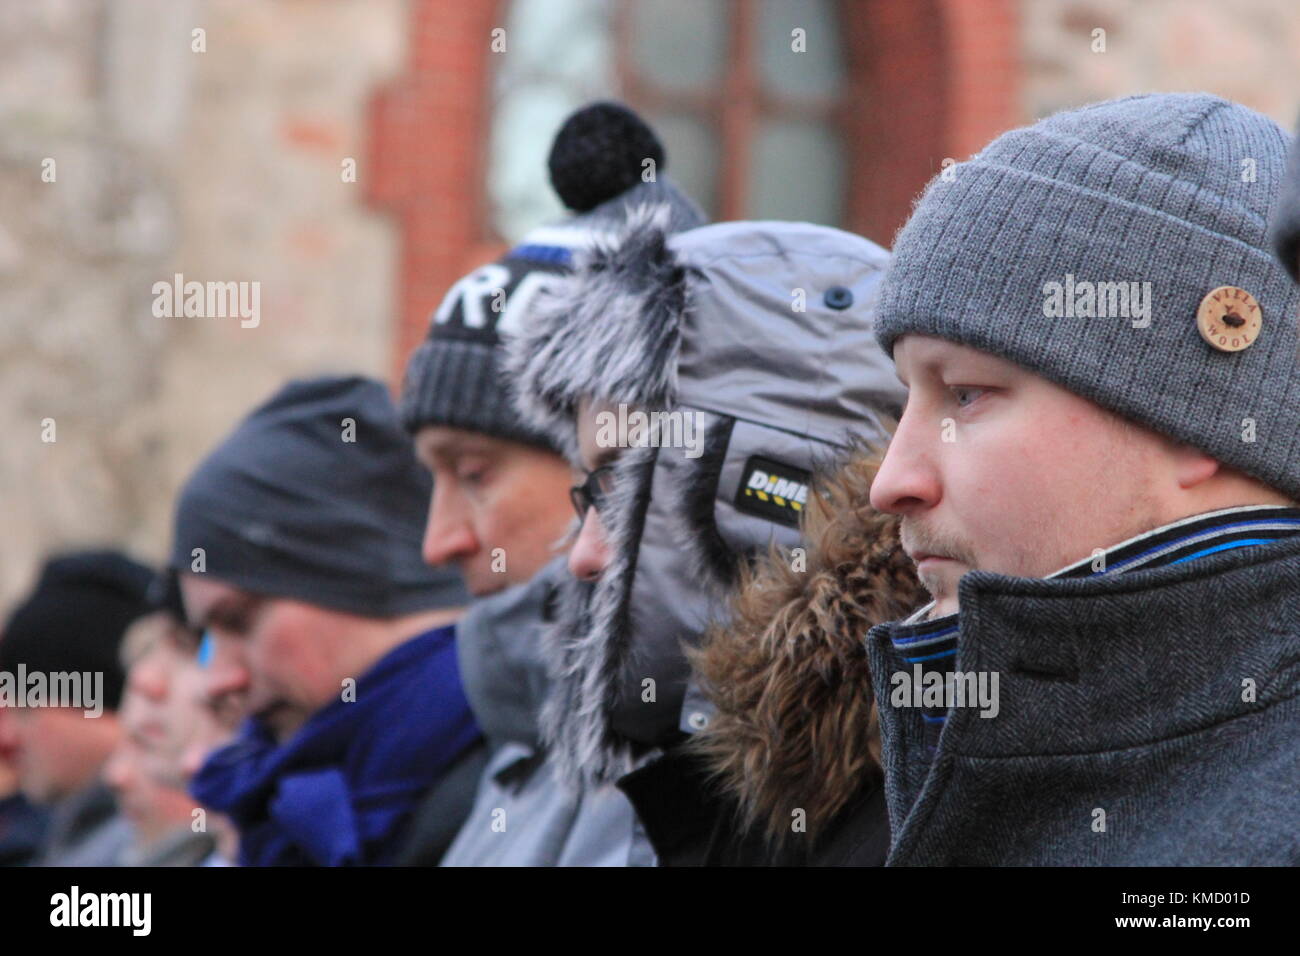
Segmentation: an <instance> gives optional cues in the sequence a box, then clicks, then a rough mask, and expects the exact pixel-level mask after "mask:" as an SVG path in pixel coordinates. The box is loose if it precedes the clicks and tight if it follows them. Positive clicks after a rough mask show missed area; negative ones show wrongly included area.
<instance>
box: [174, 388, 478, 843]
mask: <svg viewBox="0 0 1300 956" xmlns="http://www.w3.org/2000/svg"><path fill="white" fill-rule="evenodd" d="M429 492H430V483H429V478H428V476H427V475H426V474H424V472H423V471H422V470H421V469H420V468H419V466H418V464H417V463H416V461H415V457H414V453H413V450H412V448H411V443H410V440H409V438H408V437H407V436H406V434H405V432H404V431H403V430H402V428H401V424H400V422H399V421H398V417H397V412H396V409H395V408H394V407H393V404H392V401H391V400H390V398H389V396H388V392H387V389H386V388H385V387H384V385H383V384H382V383H380V382H377V381H373V380H370V379H365V378H360V377H324V378H317V379H310V380H304V381H295V382H291V383H289V384H288V385H286V386H285V387H284V388H282V389H281V390H280V391H279V392H277V393H276V394H275V395H274V396H273V397H272V398H271V399H270V400H268V401H267V402H265V403H264V404H263V405H261V406H260V407H258V408H257V409H256V410H255V411H253V412H252V413H251V414H250V415H249V416H248V417H247V418H246V419H245V420H244V421H243V422H241V423H240V425H239V426H238V427H237V428H236V429H235V430H234V432H233V433H232V434H231V435H230V436H229V437H228V438H227V439H226V440H225V441H224V442H223V443H222V444H221V445H220V446H218V447H217V448H216V449H215V450H214V451H213V452H212V453H211V454H210V455H209V456H208V457H207V458H206V459H205V460H204V461H203V463H202V464H201V465H200V466H199V468H198V469H197V470H196V471H195V473H194V474H193V475H192V476H191V477H190V479H189V481H188V482H187V483H186V485H185V487H184V489H183V490H182V492H181V496H180V500H179V502H178V504H177V508H176V522H175V544H174V549H173V553H172V564H173V567H174V568H176V569H177V570H179V572H180V588H181V592H182V594H183V597H184V604H185V610H186V614H187V616H188V618H189V622H190V624H191V625H192V626H193V627H195V628H196V629H200V630H203V631H204V632H205V637H204V640H205V642H207V643H208V645H209V648H208V652H209V653H210V657H211V660H210V663H209V665H208V670H209V682H208V693H209V695H210V696H211V697H213V698H220V697H226V698H236V699H240V700H242V701H243V704H244V709H245V711H246V712H247V713H248V714H249V715H250V719H249V720H247V721H246V722H245V725H244V727H243V729H242V732H241V733H240V734H239V736H238V737H237V738H236V739H235V741H234V742H233V743H232V744H230V745H229V746H226V747H224V748H222V749H220V750H217V751H215V752H214V753H213V754H212V755H210V756H209V758H208V759H207V762H206V763H205V764H204V766H203V768H202V769H201V770H199V772H198V774H197V775H196V776H195V778H194V780H193V781H192V784H191V790H192V792H193V794H194V795H195V797H196V798H197V799H198V800H199V801H200V802H201V803H203V804H204V805H205V806H208V807H210V808H212V809H214V810H217V811H220V812H222V813H225V814H227V815H228V816H229V817H230V818H231V819H232V820H233V821H234V822H235V824H236V826H237V827H238V829H239V836H240V862H241V863H242V864H245V865H318V866H337V865H357V864H363V865H364V864H383V863H388V862H391V861H392V859H393V858H394V856H395V855H396V853H397V851H398V849H399V847H400V845H401V844H402V842H403V840H404V833H405V830H406V828H407V826H408V823H409V820H410V817H411V814H412V811H413V810H414V808H415V806H416V805H417V804H418V803H419V801H420V800H421V798H423V797H424V795H425V794H426V793H427V792H428V791H429V790H430V789H431V788H434V787H435V786H437V785H438V784H440V782H441V781H442V779H443V778H444V777H445V776H446V775H447V773H448V772H449V770H450V769H451V768H453V767H455V766H457V765H458V764H459V763H460V762H462V761H463V760H465V759H466V757H467V755H468V754H472V753H474V752H476V751H478V752H480V753H481V751H482V743H481V736H480V733H479V729H478V727H477V725H476V724H475V721H474V718H473V715H472V714H471V713H470V709H469V704H468V702H467V701H466V700H465V696H464V692H463V690H462V688H461V683H460V676H459V671H458V668H457V664H456V649H455V627H454V623H453V622H454V621H455V619H456V618H457V617H459V616H460V614H461V608H462V606H463V605H464V604H465V603H466V601H467V595H466V594H465V591H464V587H463V585H462V583H461V581H460V578H459V577H458V576H457V575H456V574H454V573H452V572H449V571H434V570H431V569H430V568H428V567H426V566H425V565H424V563H423V562H422V561H421V560H420V546H419V535H418V533H417V531H416V529H418V527H419V520H420V517H421V515H422V514H423V510H424V505H425V502H426V501H427V500H428V496H429ZM471 797H472V791H471V790H470V788H468V787H466V788H462V789H461V791H460V792H458V793H450V794H445V803H444V808H443V809H444V812H445V813H446V814H447V815H448V816H451V817H454V818H462V819H463V817H464V815H465V813H467V812H468V810H469V805H470V800H471Z"/></svg>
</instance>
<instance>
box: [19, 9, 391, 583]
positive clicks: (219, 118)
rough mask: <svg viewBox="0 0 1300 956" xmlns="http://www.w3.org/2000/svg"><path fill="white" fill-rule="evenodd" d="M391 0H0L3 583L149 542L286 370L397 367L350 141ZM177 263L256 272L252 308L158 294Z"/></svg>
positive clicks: (358, 129)
mask: <svg viewBox="0 0 1300 956" xmlns="http://www.w3.org/2000/svg"><path fill="white" fill-rule="evenodd" d="M406 14H407V8H406V3H405V2H404V0H312V2H307V0H296V2H294V0H256V2H253V0H207V2H204V0H125V2H120V0H41V2H40V3H33V4H27V3H6V4H0V60H2V61H3V62H4V63H5V68H4V70H3V71H0V434H2V435H3V436H4V438H3V441H0V489H2V492H3V493H2V494H0V528H3V534H4V545H3V547H0V607H4V606H7V605H8V604H9V603H10V602H11V601H12V600H13V599H14V598H15V597H17V596H18V595H19V594H20V593H21V591H22V590H24V589H25V588H26V587H27V586H28V583H29V582H30V580H31V578H32V576H33V575H34V573H35V571H36V569H37V568H38V566H39V563H40V560H41V558H42V557H43V556H44V555H45V554H46V553H48V552H50V551H52V550H56V549H60V548H71V547H79V546H82V545H87V544H95V543H99V544H114V545H121V546H125V547H126V548H128V549H129V550H130V551H132V552H133V553H135V554H137V555H139V556H140V557H142V558H145V559H150V560H156V559H159V558H161V557H162V556H163V554H164V553H165V549H166V547H167V535H168V530H167V529H168V522H169V520H170V507H171V502H172V501H173V499H174V496H175V492H176V490H177V488H178V486H179V484H180V483H181V482H182V481H183V480H184V478H185V476H186V474H187V473H188V471H189V470H190V469H191V468H192V467H193V465H194V463H195V461H196V460H197V459H198V458H199V457H200V456H201V455H202V454H203V452H204V451H205V450H206V449H207V448H208V447H210V446H211V445H212V444H213V443H214V442H216V441H217V440H218V439H219V438H220V437H221V435H222V434H223V433H224V432H225V431H226V430H227V429H228V428H229V427H230V426H231V425H232V424H233V423H234V421H235V420H237V419H238V418H239V417H240V416H241V415H242V414H244V413H245V412H246V411H247V410H248V409H249V408H250V407H251V406H252V405H253V404H254V403H256V402H257V401H258V400H260V399H261V398H263V397H265V396H266V395H267V394H268V393H269V392H271V391H272V390H274V388H275V387H276V386H277V385H278V384H280V383H281V382H282V381H283V380H285V379H286V378H288V377H290V376H294V375H304V374H311V373H314V372H317V371H329V370H339V371H344V370H347V371H361V372H365V373H368V374H373V375H379V376H385V377H386V376H387V375H388V373H389V370H390V363H389V354H390V351H391V349H392V335H391V329H392V326H393V323H392V312H393V302H392V276H393V274H394V272H395V271H396V268H397V266H396V261H397V257H398V248H397V242H396V239H395V232H394V229H393V227H392V225H391V223H390V222H389V220H388V218H387V217H386V216H384V215H382V214H380V213H378V212H376V211H375V210H373V208H371V207H370V206H369V205H368V204H367V203H366V202H365V198H364V194H363V190H364V188H365V176H366V172H367V170H366V168H365V163H364V161H363V159H362V157H364V155H365V146H366V123H367V107H368V103H369V99H370V97H371V95H372V93H373V91H374V89H375V88H376V87H377V86H379V85H380V84H382V83H384V82H386V81H388V80H389V79H390V78H391V77H392V76H393V75H394V74H396V73H397V72H398V70H399V69H400V67H401V63H402V58H403V56H404V53H405V46H404V31H405V26H406ZM195 29H201V30H203V31H204V33H203V35H202V44H198V43H197V42H196V37H195V35H194V33H193V31H194V30H195ZM199 45H201V46H203V47H204V49H203V50H202V52H200V51H197V50H196V49H195V47H196V46H199ZM349 157H350V158H353V159H355V160H357V162H358V168H357V177H356V182H344V181H343V179H344V177H343V175H342V170H343V165H342V164H343V162H344V160H345V159H347V158H349ZM47 160H52V161H53V164H52V165H51V164H49V163H47V162H46V161H47ZM43 176H44V178H43ZM51 179H52V181H47V180H51ZM176 273H181V274H182V275H183V276H184V277H185V278H186V279H187V280H197V281H203V282H207V281H222V282H258V283H260V293H261V321H260V324H259V325H258V326H257V327H256V328H243V327H241V322H240V320H239V319H238V318H159V317H156V316H155V315H154V310H153V307H152V306H153V301H154V297H153V293H152V287H153V284H154V283H155V282H157V281H162V280H171V278H172V277H173V276H174V275H175V274H176ZM48 419H52V420H53V432H52V433H51V430H50V427H49V422H48V421H47V420H48ZM50 437H53V438H54V440H53V441H48V440H43V439H48V438H50Z"/></svg>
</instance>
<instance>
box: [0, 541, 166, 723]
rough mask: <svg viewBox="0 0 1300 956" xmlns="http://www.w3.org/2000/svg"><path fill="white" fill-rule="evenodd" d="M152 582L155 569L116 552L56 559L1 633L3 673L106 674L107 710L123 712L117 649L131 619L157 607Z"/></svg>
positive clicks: (123, 681) (0, 661)
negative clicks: (152, 599)
mask: <svg viewBox="0 0 1300 956" xmlns="http://www.w3.org/2000/svg"><path fill="white" fill-rule="evenodd" d="M152 580H153V572H152V571H150V570H149V568H147V567H145V566H144V565H143V564H138V563H136V562H135V561H132V560H131V559H130V558H128V557H126V555H124V554H120V553H119V552H117V551H81V552H76V553H72V554H67V555H62V556H60V557H56V558H52V559H50V561H49V562H47V563H46V565H45V567H44V569H43V570H42V571H41V576H40V580H39V581H37V583H36V588H35V589H34V590H33V592H32V593H31V595H30V596H29V597H28V598H27V599H26V600H25V601H23V603H22V604H20V605H19V606H18V607H17V608H16V609H15V610H14V612H13V614H12V615H11V616H10V618H9V621H8V623H6V624H5V628H4V632H3V635H0V670H3V671H9V672H11V673H12V672H13V671H14V670H15V669H16V668H17V667H18V665H19V664H23V665H25V666H26V668H27V670H28V672H36V671H41V672H44V673H46V674H50V673H55V672H84V671H90V672H92V673H94V672H102V673H103V675H104V707H105V708H106V709H107V710H117V706H118V704H119V702H120V701H121V699H122V687H123V684H124V683H125V679H126V675H125V673H124V672H123V669H122V663H121V660H120V659H119V654H118V650H119V647H120V645H121V643H122V636H123V635H124V634H125V633H126V629H127V628H128V627H129V626H130V624H131V622H133V621H134V620H135V619H136V618H138V617H140V616H141V615H143V614H145V613H146V612H147V611H149V609H150V607H149V603H148V599H147V592H148V589H149V584H150V582H151V581H152Z"/></svg>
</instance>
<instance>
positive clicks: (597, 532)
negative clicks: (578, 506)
mask: <svg viewBox="0 0 1300 956" xmlns="http://www.w3.org/2000/svg"><path fill="white" fill-rule="evenodd" d="M608 563H609V542H608V541H607V540H606V537H605V525H604V524H603V523H602V522H601V520H600V514H599V512H597V511H596V509H595V508H588V509H587V517H586V518H585V519H584V520H583V522H582V530H581V531H579V532H578V538H577V540H576V541H574V542H573V547H572V548H570V549H569V573H570V574H572V575H573V576H574V577H575V578H578V579H579V580H581V581H595V580H597V579H598V578H599V577H600V575H601V573H602V572H603V571H604V570H605V566H606V565H607V564H608Z"/></svg>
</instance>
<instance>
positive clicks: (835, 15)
mask: <svg viewBox="0 0 1300 956" xmlns="http://www.w3.org/2000/svg"><path fill="white" fill-rule="evenodd" d="M838 7H839V4H838V2H837V0H760V3H759V8H758V11H759V16H758V64H759V73H760V75H761V76H762V82H763V88H764V89H765V90H767V91H768V92H769V93H773V94H776V95H778V96H783V97H784V96H788V97H792V98H797V99H831V98H834V97H836V96H837V95H838V93H839V89H840V84H841V82H842V80H843V76H844V58H843V51H842V48H841V28H840V21H839V10H838ZM796 29H799V30H802V31H804V32H803V34H802V35H801V41H800V42H801V45H802V47H803V50H804V51H803V52H796V51H795V50H794V49H793V46H794V44H795V42H796V38H795V37H794V36H792V31H794V30H796Z"/></svg>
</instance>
